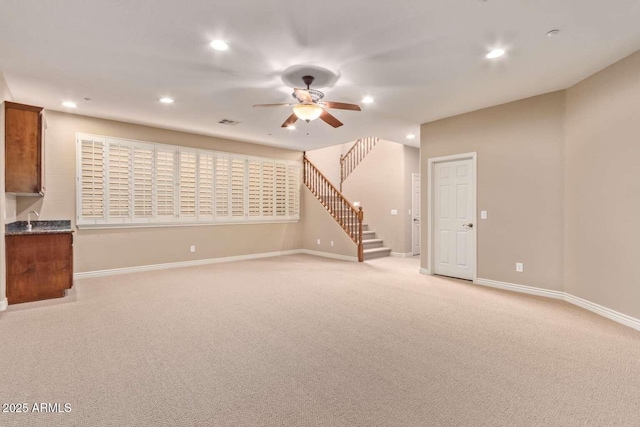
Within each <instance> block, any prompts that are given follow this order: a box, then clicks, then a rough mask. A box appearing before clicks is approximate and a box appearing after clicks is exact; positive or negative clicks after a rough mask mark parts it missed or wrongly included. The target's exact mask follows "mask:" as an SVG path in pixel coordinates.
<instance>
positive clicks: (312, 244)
mask: <svg viewBox="0 0 640 427" xmlns="http://www.w3.org/2000/svg"><path fill="white" fill-rule="evenodd" d="M300 199H301V200H300V201H301V203H302V207H303V212H304V217H303V218H302V221H301V222H302V227H303V236H302V248H303V249H309V250H312V251H320V252H326V253H331V254H335V255H344V256H348V257H355V258H356V259H357V257H358V247H357V246H356V244H355V243H354V242H353V240H351V238H350V237H349V236H348V235H347V233H346V232H345V231H344V230H343V229H342V227H340V225H339V224H338V223H337V222H336V220H335V219H333V217H332V216H331V214H329V212H328V211H327V210H326V209H325V207H324V206H322V204H320V202H318V199H316V197H315V196H314V195H313V194H312V193H311V191H309V189H308V188H307V187H306V186H303V188H302V195H301V197H300ZM318 239H320V244H318ZM331 242H333V246H331Z"/></svg>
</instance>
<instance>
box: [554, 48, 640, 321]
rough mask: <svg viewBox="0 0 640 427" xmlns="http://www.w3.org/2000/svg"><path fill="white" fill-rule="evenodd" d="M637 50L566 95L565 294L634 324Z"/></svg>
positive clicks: (639, 273)
mask: <svg viewBox="0 0 640 427" xmlns="http://www.w3.org/2000/svg"><path fill="white" fill-rule="evenodd" d="M639 161H640V52H637V53H635V54H633V55H631V56H629V57H627V58H626V59H623V60H622V61H620V62H618V63H616V64H614V65H612V66H610V67H608V68H606V69H604V70H602V71H600V72H599V73H597V74H595V75H593V76H592V77H589V78H588V79H586V80H584V81H582V82H581V83H579V84H577V85H575V86H574V87H572V88H570V89H569V90H568V91H567V117H566V170H565V181H566V191H565V196H566V215H565V224H566V225H565V227H566V229H565V239H566V249H565V260H566V267H565V285H566V291H567V292H568V293H570V294H573V295H576V296H579V297H581V298H584V299H587V300H589V301H592V302H595V303H597V304H601V305H603V306H605V307H608V308H611V309H613V310H616V311H620V312H622V313H625V314H628V315H630V316H634V317H636V318H640V269H639V268H638V260H639V255H640V246H639V245H638V243H639V242H640V227H639V226H638V222H639V221H640V166H639Z"/></svg>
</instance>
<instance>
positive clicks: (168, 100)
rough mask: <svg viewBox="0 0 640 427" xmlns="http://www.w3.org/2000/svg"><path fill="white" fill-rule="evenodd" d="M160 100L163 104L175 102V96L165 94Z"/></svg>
mask: <svg viewBox="0 0 640 427" xmlns="http://www.w3.org/2000/svg"><path fill="white" fill-rule="evenodd" d="M160 102H162V103H163V104H173V98H169V97H166V96H163V97H162V98H160Z"/></svg>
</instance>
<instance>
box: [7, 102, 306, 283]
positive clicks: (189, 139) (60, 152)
mask: <svg viewBox="0 0 640 427" xmlns="http://www.w3.org/2000/svg"><path fill="white" fill-rule="evenodd" d="M47 124H48V128H47V134H46V157H45V159H46V177H45V178H46V188H47V193H46V195H45V197H44V198H41V199H32V198H26V197H25V198H22V197H19V198H18V219H26V214H27V212H28V211H30V210H34V209H35V210H38V211H40V213H41V216H40V219H71V220H72V223H73V224H75V203H76V202H75V158H76V156H75V134H76V132H84V133H92V134H98V135H108V136H114V137H122V138H130V139H135V140H142V141H151V142H159V143H166V144H175V145H184V146H189V147H197V148H207V149H213V150H219V151H227V152H233V153H241V154H252V155H256V156H264V157H273V158H280V159H288V160H301V159H302V153H301V152H296V151H290V150H284V149H279V148H272V147H267V146H263V145H255V144H249V143H243V142H238V141H231V140H225V139H218V138H212V137H206V136H200V135H194V134H188V133H184V132H175V131H168V130H163V129H158V128H152V127H147V126H140V125H134V124H127V123H121V122H116V121H110V120H102V119H96V118H91V117H85V116H80V115H74V114H66V113H60V112H55V111H48V112H47ZM302 235H303V234H302V226H301V224H300V223H298V222H295V223H286V224H250V225H247V224H242V225H241V224H238V225H213V226H186V227H164V228H163V227H157V228H125V229H109V230H88V229H84V230H79V231H77V232H76V236H75V246H74V256H75V263H74V269H75V271H76V272H86V271H96V270H105V269H113V268H121V267H132V266H140V265H148V264H160V263H169V262H179V261H190V260H198V259H207V258H217V257H225V256H235V255H246V254H253V253H262V252H277V251H286V250H292V249H299V248H301V247H302ZM191 245H196V252H195V253H191V252H190V251H189V247H190V246H191Z"/></svg>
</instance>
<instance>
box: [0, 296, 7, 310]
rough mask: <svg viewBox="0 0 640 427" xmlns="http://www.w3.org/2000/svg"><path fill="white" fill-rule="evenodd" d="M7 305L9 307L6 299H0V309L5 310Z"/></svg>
mask: <svg viewBox="0 0 640 427" xmlns="http://www.w3.org/2000/svg"><path fill="white" fill-rule="evenodd" d="M7 307H9V301H7V299H6V298H5V299H3V300H2V301H0V311H4V310H6V309H7Z"/></svg>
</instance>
